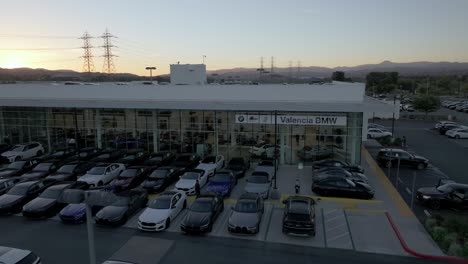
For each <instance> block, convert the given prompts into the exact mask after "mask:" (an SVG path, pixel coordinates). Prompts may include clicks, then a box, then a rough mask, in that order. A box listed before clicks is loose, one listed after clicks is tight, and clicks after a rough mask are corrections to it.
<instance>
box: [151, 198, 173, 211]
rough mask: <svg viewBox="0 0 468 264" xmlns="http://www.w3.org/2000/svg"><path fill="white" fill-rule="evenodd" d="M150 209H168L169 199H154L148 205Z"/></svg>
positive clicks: (169, 205)
mask: <svg viewBox="0 0 468 264" xmlns="http://www.w3.org/2000/svg"><path fill="white" fill-rule="evenodd" d="M148 207H149V208H151V209H169V208H170V207H171V198H170V197H159V198H156V199H154V200H153V201H152V202H151V203H150V204H149V205H148Z"/></svg>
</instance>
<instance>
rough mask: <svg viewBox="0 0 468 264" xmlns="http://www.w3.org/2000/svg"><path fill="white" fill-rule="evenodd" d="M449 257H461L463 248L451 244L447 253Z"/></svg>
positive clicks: (456, 244)
mask: <svg viewBox="0 0 468 264" xmlns="http://www.w3.org/2000/svg"><path fill="white" fill-rule="evenodd" d="M447 254H449V255H450V256H457V257H463V248H462V246H461V245H460V244H458V243H452V244H451V245H450V247H449V249H448V251H447Z"/></svg>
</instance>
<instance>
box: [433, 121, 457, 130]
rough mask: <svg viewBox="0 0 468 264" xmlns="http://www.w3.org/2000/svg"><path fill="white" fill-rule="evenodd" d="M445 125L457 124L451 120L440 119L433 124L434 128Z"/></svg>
mask: <svg viewBox="0 0 468 264" xmlns="http://www.w3.org/2000/svg"><path fill="white" fill-rule="evenodd" d="M445 125H458V124H457V123H455V122H452V121H440V122H439V123H437V124H435V126H434V128H435V129H439V128H441V127H443V126H445Z"/></svg>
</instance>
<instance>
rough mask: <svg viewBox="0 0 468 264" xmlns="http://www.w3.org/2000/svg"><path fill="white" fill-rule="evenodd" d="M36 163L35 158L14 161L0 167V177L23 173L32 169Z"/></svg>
mask: <svg viewBox="0 0 468 264" xmlns="http://www.w3.org/2000/svg"><path fill="white" fill-rule="evenodd" d="M37 163H39V162H38V160H37V159H30V160H20V161H14V162H12V163H10V164H8V166H6V167H5V168H2V169H0V179H1V178H8V177H14V176H19V175H21V174H24V173H26V172H28V171H30V170H32V168H34V166H36V165H37Z"/></svg>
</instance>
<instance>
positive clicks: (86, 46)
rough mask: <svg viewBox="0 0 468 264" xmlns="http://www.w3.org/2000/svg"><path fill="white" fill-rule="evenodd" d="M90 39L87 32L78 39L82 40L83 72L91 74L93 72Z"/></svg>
mask: <svg viewBox="0 0 468 264" xmlns="http://www.w3.org/2000/svg"><path fill="white" fill-rule="evenodd" d="M91 38H92V37H91V36H90V35H89V34H88V32H85V33H84V35H83V36H82V37H81V38H79V39H82V40H83V47H81V48H82V49H83V52H84V54H83V56H81V57H82V58H83V59H84V60H83V71H85V72H88V73H90V72H93V71H94V64H93V57H94V56H93V53H92V52H91V48H93V46H91V41H90V39H91Z"/></svg>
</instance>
